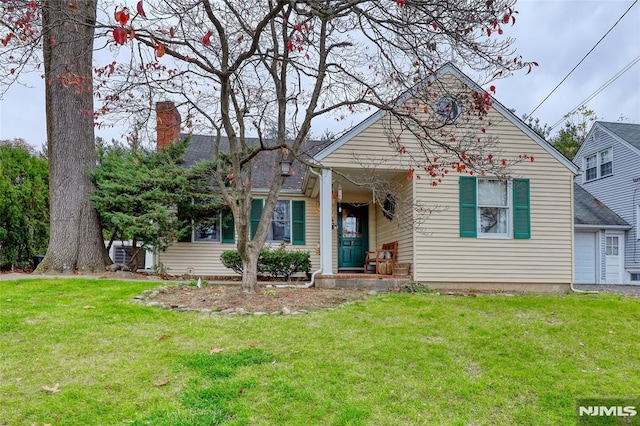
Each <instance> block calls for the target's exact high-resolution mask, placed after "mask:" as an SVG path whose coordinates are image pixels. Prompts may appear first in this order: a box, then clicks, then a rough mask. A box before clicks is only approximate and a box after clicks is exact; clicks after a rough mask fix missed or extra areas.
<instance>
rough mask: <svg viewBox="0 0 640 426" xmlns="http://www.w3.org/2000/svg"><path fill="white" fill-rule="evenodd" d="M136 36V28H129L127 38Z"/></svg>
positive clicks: (131, 38) (130, 38)
mask: <svg viewBox="0 0 640 426" xmlns="http://www.w3.org/2000/svg"><path fill="white" fill-rule="evenodd" d="M134 38H136V30H134V29H133V27H131V28H129V40H133V39H134Z"/></svg>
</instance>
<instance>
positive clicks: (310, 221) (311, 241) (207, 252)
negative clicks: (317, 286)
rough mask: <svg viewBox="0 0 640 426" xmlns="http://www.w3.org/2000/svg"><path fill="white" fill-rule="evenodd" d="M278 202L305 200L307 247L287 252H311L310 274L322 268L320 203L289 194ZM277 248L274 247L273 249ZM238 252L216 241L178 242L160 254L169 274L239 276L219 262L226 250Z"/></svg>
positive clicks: (231, 246)
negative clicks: (319, 248)
mask: <svg viewBox="0 0 640 426" xmlns="http://www.w3.org/2000/svg"><path fill="white" fill-rule="evenodd" d="M257 196H258V197H259V195H257ZM279 199H281V200H305V245H292V244H288V245H287V250H291V251H296V250H300V251H308V252H309V253H311V272H313V271H314V270H316V269H318V265H320V256H319V255H318V253H317V247H318V242H319V241H320V214H319V213H318V212H317V211H316V201H317V200H316V199H313V198H308V197H302V196H292V195H288V194H281V196H280V198H279ZM267 245H269V244H267ZM278 245H279V244H277V243H274V244H271V246H272V247H274V248H276V247H278ZM235 249H236V245H235V244H222V243H217V242H192V243H175V244H174V245H172V246H171V247H169V249H168V250H167V251H166V252H164V253H160V255H159V261H160V263H162V265H163V266H164V267H165V268H168V273H169V274H171V275H182V274H187V273H188V272H189V270H191V271H192V274H193V275H195V276H239V275H238V274H236V273H235V272H233V271H232V270H230V269H227V268H225V267H224V266H223V265H222V262H221V261H220V255H221V254H222V252H223V251H225V250H235Z"/></svg>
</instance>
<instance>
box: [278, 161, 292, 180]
mask: <svg viewBox="0 0 640 426" xmlns="http://www.w3.org/2000/svg"><path fill="white" fill-rule="evenodd" d="M280 176H282V177H289V176H291V161H290V160H288V159H286V158H283V159H282V160H280Z"/></svg>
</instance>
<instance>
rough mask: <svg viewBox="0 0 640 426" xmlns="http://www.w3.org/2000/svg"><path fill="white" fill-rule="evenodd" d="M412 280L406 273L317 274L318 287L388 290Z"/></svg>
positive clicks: (316, 283)
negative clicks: (401, 274)
mask: <svg viewBox="0 0 640 426" xmlns="http://www.w3.org/2000/svg"><path fill="white" fill-rule="evenodd" d="M411 281H412V278H411V276H408V275H403V276H400V275H373V274H335V275H318V276H317V277H316V279H315V285H316V287H318V288H363V289H369V290H389V289H392V288H400V287H402V286H403V285H406V284H409V283H410V282H411Z"/></svg>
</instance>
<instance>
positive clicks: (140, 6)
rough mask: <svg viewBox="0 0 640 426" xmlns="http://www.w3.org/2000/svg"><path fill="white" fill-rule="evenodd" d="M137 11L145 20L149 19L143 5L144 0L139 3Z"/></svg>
mask: <svg viewBox="0 0 640 426" xmlns="http://www.w3.org/2000/svg"><path fill="white" fill-rule="evenodd" d="M136 10H137V11H138V15H140V16H142V17H143V18H146V17H147V14H146V13H144V7H143V5H142V0H140V1H139V2H138V4H137V5H136Z"/></svg>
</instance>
